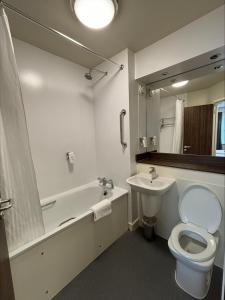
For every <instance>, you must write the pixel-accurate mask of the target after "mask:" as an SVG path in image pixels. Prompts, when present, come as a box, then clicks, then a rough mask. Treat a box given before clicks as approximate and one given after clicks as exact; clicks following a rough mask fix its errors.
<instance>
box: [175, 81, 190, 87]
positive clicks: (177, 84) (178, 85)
mask: <svg viewBox="0 0 225 300" xmlns="http://www.w3.org/2000/svg"><path fill="white" fill-rule="evenodd" d="M188 82H189V80H184V81H179V82H175V83H173V84H172V87H175V88H179V87H182V86H185V85H186V84H188Z"/></svg>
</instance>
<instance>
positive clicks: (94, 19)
mask: <svg viewBox="0 0 225 300" xmlns="http://www.w3.org/2000/svg"><path fill="white" fill-rule="evenodd" d="M71 4H72V9H73V11H74V13H75V15H76V16H77V18H78V20H79V21H80V22H81V23H82V24H83V25H85V26H86V27H88V28H91V29H101V28H104V27H106V26H108V25H109V24H110V23H111V22H112V21H113V19H114V18H115V16H116V14H117V11H118V2H117V0H72V1H71Z"/></svg>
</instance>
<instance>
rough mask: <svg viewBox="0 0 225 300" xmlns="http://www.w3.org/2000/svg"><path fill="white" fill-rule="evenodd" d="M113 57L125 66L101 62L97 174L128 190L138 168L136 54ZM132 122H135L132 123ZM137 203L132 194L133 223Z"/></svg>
mask: <svg viewBox="0 0 225 300" xmlns="http://www.w3.org/2000/svg"><path fill="white" fill-rule="evenodd" d="M112 59H113V60H114V61H116V62H118V63H119V64H123V65H124V69H123V70H122V71H120V70H119V69H118V67H117V66H114V65H112V64H111V63H108V62H104V63H102V64H100V65H99V66H98V69H101V70H104V71H107V72H108V75H107V76H105V77H104V78H102V79H98V80H97V81H96V83H95V84H94V85H93V89H94V100H95V132H96V153H97V173H98V176H101V177H102V176H105V177H108V178H112V179H113V181H114V183H115V184H116V185H118V186H120V187H124V188H127V189H128V190H129V186H128V185H127V183H126V179H127V178H128V177H129V176H130V174H131V173H132V172H135V170H136V164H135V151H136V147H137V144H136V140H137V128H138V127H137V126H136V125H137V119H135V116H136V114H135V112H136V109H137V107H138V104H137V102H136V101H137V98H136V94H135V90H136V83H135V82H134V56H133V53H132V52H131V51H129V50H128V49H126V50H124V51H122V52H120V53H119V54H118V55H116V56H114V57H113V58H112ZM122 109H125V110H126V112H127V114H126V116H125V119H124V130H125V137H124V139H125V142H126V143H127V148H126V149H125V150H123V149H122V146H121V144H120V123H119V121H120V119H119V115H120V112H121V110H122ZM133 115H134V116H133ZM130 118H131V119H130ZM132 121H133V122H134V124H131V122H132ZM135 124H136V125H135ZM131 127H132V128H131ZM131 135H132V136H131ZM132 201H133V203H132ZM136 205H137V201H135V199H134V198H133V199H131V195H129V212H128V213H129V222H130V223H132V222H133V220H134V219H135V218H136V217H137V207H136Z"/></svg>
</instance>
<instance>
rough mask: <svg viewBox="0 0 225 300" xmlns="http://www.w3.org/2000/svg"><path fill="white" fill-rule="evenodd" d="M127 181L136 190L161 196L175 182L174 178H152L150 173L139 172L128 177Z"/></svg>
mask: <svg viewBox="0 0 225 300" xmlns="http://www.w3.org/2000/svg"><path fill="white" fill-rule="evenodd" d="M127 183H128V184H129V185H130V186H131V189H133V190H135V191H136V192H141V193H145V194H150V195H155V196H161V195H163V194H165V193H166V192H167V191H168V190H169V189H170V187H171V186H172V185H173V184H174V183H175V179H173V178H168V177H157V178H156V179H152V177H151V175H150V174H145V173H139V174H136V175H134V176H132V177H130V178H128V179H127Z"/></svg>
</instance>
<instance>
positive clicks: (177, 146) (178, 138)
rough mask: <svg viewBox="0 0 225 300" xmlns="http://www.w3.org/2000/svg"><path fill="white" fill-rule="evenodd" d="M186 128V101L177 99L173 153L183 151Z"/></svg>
mask: <svg viewBox="0 0 225 300" xmlns="http://www.w3.org/2000/svg"><path fill="white" fill-rule="evenodd" d="M183 130H184V101H183V99H177V100H176V113H175V126H174V133H173V153H178V154H181V153H182V148H183Z"/></svg>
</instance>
